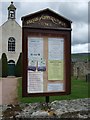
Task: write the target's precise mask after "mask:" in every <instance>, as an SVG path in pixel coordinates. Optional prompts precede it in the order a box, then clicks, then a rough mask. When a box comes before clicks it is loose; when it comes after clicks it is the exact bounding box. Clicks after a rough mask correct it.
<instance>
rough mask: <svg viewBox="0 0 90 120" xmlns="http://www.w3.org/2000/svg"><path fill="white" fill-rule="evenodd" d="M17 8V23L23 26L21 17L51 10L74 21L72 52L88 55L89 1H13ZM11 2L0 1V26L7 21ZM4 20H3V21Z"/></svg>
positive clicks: (7, 0)
mask: <svg viewBox="0 0 90 120" xmlns="http://www.w3.org/2000/svg"><path fill="white" fill-rule="evenodd" d="M12 1H13V2H14V5H15V6H16V8H17V10H16V21H17V22H18V23H19V24H20V25H22V21H21V17H22V16H25V15H28V14H31V13H34V12H37V11H40V10H42V9H46V8H50V9H51V10H53V11H55V12H56V13H58V14H60V15H62V16H64V17H66V18H68V19H69V20H71V21H72V34H71V38H72V39H71V43H72V46H71V52H72V53H87V52H88V51H89V49H88V47H89V45H90V43H89V42H90V41H88V37H89V36H88V26H89V25H88V23H89V22H88V19H89V17H88V16H89V14H90V12H89V9H90V2H89V0H12ZM10 2H11V0H0V25H2V24H3V23H4V22H6V21H7V17H8V11H7V8H8V6H9V5H10ZM1 18H2V19H1ZM89 52H90V51H89Z"/></svg>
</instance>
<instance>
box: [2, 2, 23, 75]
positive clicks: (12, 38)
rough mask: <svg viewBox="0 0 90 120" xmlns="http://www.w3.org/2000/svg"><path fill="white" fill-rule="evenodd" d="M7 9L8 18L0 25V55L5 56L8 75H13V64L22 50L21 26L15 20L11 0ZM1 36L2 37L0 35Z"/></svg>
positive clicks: (14, 8) (14, 11) (14, 10)
mask: <svg viewBox="0 0 90 120" xmlns="http://www.w3.org/2000/svg"><path fill="white" fill-rule="evenodd" d="M6 9H7V11H8V17H7V18H8V20H7V21H6V22H5V23H4V24H2V25H1V26H0V33H2V34H1V35H0V43H2V44H0V56H2V54H3V53H5V54H6V56H7V61H8V76H14V75H15V64H16V63H17V61H18V58H19V55H20V53H21V52H22V28H21V26H20V25H19V24H18V22H17V21H16V7H15V6H14V3H13V2H11V3H10V5H9V7H7V8H6ZM1 36H2V37H1ZM1 51H2V52H1ZM0 58H1V57H0Z"/></svg>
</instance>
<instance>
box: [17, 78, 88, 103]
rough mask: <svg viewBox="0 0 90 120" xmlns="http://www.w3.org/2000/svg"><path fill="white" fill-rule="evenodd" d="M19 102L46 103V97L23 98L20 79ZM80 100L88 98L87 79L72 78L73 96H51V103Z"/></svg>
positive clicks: (20, 80)
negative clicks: (54, 101)
mask: <svg viewBox="0 0 90 120" xmlns="http://www.w3.org/2000/svg"><path fill="white" fill-rule="evenodd" d="M18 81H19V86H18V100H19V102H23V103H29V102H31V103H32V102H45V97H34V98H32V97H24V98H23V97H22V79H18ZM78 98H88V83H87V82H86V81H85V79H78V80H76V79H75V78H72V83H71V94H70V95H64V96H51V97H50V102H51V101H53V100H70V99H78Z"/></svg>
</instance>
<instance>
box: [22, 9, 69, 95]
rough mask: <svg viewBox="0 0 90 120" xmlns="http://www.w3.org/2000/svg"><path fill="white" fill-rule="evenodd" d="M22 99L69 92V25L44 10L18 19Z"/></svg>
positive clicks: (67, 22) (64, 20) (52, 13)
mask: <svg viewBox="0 0 90 120" xmlns="http://www.w3.org/2000/svg"><path fill="white" fill-rule="evenodd" d="M22 38H23V39H22V43H23V45H22V49H23V78H22V79H23V81H22V91H23V92H22V93H23V96H27V97H30V96H33V97H34V96H52V95H54V96H55V95H64V94H70V92H71V78H70V77H71V72H70V62H71V21H70V20H68V19H66V18H65V17H62V16H61V15H59V14H57V13H55V12H53V11H52V10H50V9H45V10H42V11H39V12H36V13H33V14H30V15H27V16H24V17H22Z"/></svg>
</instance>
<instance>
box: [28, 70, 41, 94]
mask: <svg viewBox="0 0 90 120" xmlns="http://www.w3.org/2000/svg"><path fill="white" fill-rule="evenodd" d="M27 87H28V93H41V92H43V72H31V71H28V86H27Z"/></svg>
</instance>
